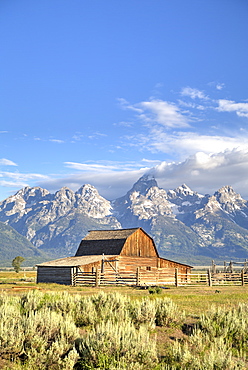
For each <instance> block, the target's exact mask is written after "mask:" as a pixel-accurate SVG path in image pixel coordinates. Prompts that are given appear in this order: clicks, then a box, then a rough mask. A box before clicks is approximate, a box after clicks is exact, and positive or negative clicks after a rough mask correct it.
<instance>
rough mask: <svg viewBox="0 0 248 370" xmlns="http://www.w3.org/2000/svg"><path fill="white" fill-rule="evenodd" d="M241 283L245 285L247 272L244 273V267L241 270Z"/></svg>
mask: <svg viewBox="0 0 248 370" xmlns="http://www.w3.org/2000/svg"><path fill="white" fill-rule="evenodd" d="M241 285H242V286H244V285H245V274H244V269H242V271H241Z"/></svg>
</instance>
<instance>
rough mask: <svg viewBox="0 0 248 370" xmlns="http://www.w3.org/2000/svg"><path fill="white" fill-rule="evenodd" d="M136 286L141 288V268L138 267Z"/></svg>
mask: <svg viewBox="0 0 248 370" xmlns="http://www.w3.org/2000/svg"><path fill="white" fill-rule="evenodd" d="M136 285H137V286H139V285H140V268H139V267H137V269H136Z"/></svg>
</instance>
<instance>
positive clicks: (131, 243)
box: [120, 229, 158, 257]
mask: <svg viewBox="0 0 248 370" xmlns="http://www.w3.org/2000/svg"><path fill="white" fill-rule="evenodd" d="M120 255H121V256H136V257H158V254H157V251H156V247H155V244H154V242H153V240H152V238H151V237H150V236H149V235H148V234H146V233H145V232H144V231H143V230H142V229H137V230H136V231H135V232H134V233H133V234H132V235H130V236H129V237H128V238H127V239H126V242H125V244H124V247H123V249H122V251H121V253H120Z"/></svg>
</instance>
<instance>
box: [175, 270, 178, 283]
mask: <svg viewBox="0 0 248 370" xmlns="http://www.w3.org/2000/svg"><path fill="white" fill-rule="evenodd" d="M175 286H178V269H175Z"/></svg>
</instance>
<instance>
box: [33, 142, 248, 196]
mask: <svg viewBox="0 0 248 370" xmlns="http://www.w3.org/2000/svg"><path fill="white" fill-rule="evenodd" d="M142 162H143V163H146V164H147V165H152V164H154V163H152V162H151V163H149V160H148V161H147V160H143V161H142ZM139 165H140V168H135V167H134V164H133V167H132V164H131V165H130V164H125V163H123V164H122V166H121V165H119V171H117V170H116V169H115V168H116V167H117V165H116V166H114V165H113V166H112V168H111V166H109V165H106V168H105V169H104V170H103V169H102V168H100V167H97V166H93V167H92V168H90V167H89V168H85V170H84V171H83V172H80V173H76V174H75V173H74V174H70V175H67V176H66V177H64V178H60V179H58V178H57V179H48V180H45V181H42V182H40V181H39V185H40V186H42V187H44V188H46V189H48V190H49V191H51V192H55V191H56V190H58V189H60V188H61V187H62V186H68V187H69V188H71V189H72V190H74V191H76V190H77V189H79V188H80V187H81V186H82V185H84V184H87V183H89V184H92V185H94V186H95V187H96V188H97V189H98V191H99V193H100V194H101V195H102V196H104V197H106V198H107V199H110V200H111V199H116V198H118V197H121V196H123V195H125V194H126V192H127V191H128V190H130V189H131V187H132V185H133V184H134V183H135V182H136V181H137V180H138V179H139V178H140V177H141V176H142V175H143V174H144V173H150V174H153V175H154V176H155V178H156V179H157V181H158V184H159V186H160V187H163V188H164V189H166V190H169V189H174V188H176V187H178V186H180V185H181V184H183V183H186V184H187V185H188V186H190V187H191V188H192V189H193V190H195V191H198V192H200V193H202V194H206V193H209V194H213V193H214V192H215V191H217V190H218V189H219V188H220V187H222V186H224V185H231V186H233V188H234V190H235V191H237V192H239V193H240V194H241V195H242V196H243V197H245V198H248V179H247V172H248V148H246V149H233V150H225V151H223V152H218V153H214V154H206V153H204V152H197V153H195V154H193V155H190V156H188V157H187V158H186V159H185V160H183V161H181V162H179V161H178V162H167V161H163V162H160V163H159V164H157V165H155V166H154V167H152V168H151V167H150V168H148V167H142V163H139ZM137 166H138V164H137ZM77 169H78V170H80V168H79V167H78V168H77Z"/></svg>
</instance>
